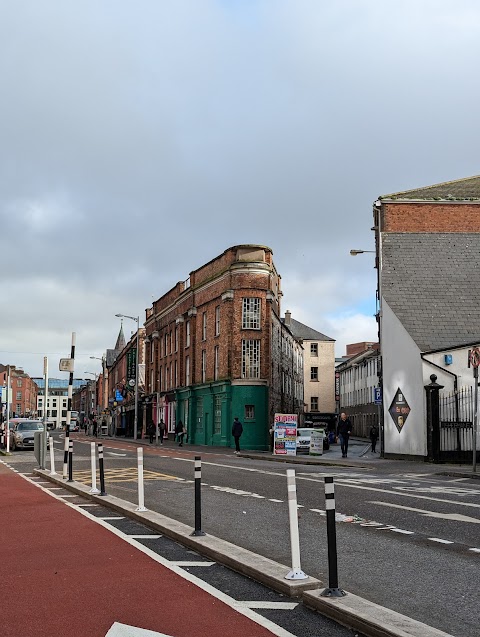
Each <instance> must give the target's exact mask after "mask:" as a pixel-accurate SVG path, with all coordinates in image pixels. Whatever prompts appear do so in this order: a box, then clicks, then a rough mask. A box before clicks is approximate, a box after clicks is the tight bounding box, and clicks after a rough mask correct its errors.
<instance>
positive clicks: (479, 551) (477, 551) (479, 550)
mask: <svg viewBox="0 0 480 637" xmlns="http://www.w3.org/2000/svg"><path fill="white" fill-rule="evenodd" d="M468 550H469V551H473V552H474V553H480V549H468Z"/></svg>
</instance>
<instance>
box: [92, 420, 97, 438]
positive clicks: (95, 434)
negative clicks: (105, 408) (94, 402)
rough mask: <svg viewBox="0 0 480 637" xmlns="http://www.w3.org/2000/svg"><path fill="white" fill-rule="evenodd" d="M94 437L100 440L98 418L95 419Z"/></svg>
mask: <svg viewBox="0 0 480 637" xmlns="http://www.w3.org/2000/svg"><path fill="white" fill-rule="evenodd" d="M93 435H94V436H95V438H98V422H97V419H96V418H94V419H93Z"/></svg>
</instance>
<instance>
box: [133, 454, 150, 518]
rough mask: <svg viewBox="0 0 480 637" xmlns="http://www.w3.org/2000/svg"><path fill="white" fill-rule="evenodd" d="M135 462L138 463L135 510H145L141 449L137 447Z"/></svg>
mask: <svg viewBox="0 0 480 637" xmlns="http://www.w3.org/2000/svg"><path fill="white" fill-rule="evenodd" d="M137 464H138V507H137V508H136V509H135V511H147V510H148V509H146V508H145V496H144V491H143V449H142V448H141V447H138V449H137Z"/></svg>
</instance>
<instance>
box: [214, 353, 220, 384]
mask: <svg viewBox="0 0 480 637" xmlns="http://www.w3.org/2000/svg"><path fill="white" fill-rule="evenodd" d="M219 367H220V348H219V347H218V345H217V346H216V347H215V363H214V370H213V380H218V370H219Z"/></svg>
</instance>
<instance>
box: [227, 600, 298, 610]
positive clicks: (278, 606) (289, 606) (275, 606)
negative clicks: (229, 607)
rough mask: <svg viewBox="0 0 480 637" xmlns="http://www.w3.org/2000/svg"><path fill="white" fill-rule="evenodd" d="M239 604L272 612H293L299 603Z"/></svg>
mask: <svg viewBox="0 0 480 637" xmlns="http://www.w3.org/2000/svg"><path fill="white" fill-rule="evenodd" d="M237 604H238V605H239V606H244V607H245V608H258V609H261V608H262V609H270V610H293V609H294V608H296V607H297V606H298V602H237Z"/></svg>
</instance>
